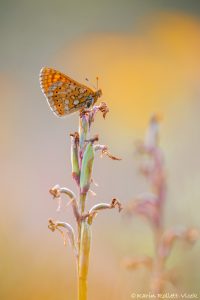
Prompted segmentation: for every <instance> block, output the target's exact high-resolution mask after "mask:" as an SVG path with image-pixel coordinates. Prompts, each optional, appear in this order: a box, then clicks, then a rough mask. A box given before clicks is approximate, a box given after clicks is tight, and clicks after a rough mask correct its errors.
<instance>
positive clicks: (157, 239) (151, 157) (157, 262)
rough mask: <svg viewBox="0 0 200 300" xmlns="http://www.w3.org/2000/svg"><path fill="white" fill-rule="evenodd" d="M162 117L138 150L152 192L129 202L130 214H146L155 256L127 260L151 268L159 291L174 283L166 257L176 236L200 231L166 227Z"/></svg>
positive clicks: (129, 265)
mask: <svg viewBox="0 0 200 300" xmlns="http://www.w3.org/2000/svg"><path fill="white" fill-rule="evenodd" d="M159 123H160V117H159V116H158V115H153V116H152V118H151V119H150V122H149V127H148V130H147V133H146V136H145V140H144V142H137V144H136V154H138V155H139V157H140V158H141V159H142V160H141V161H140V168H139V170H140V172H141V173H142V175H143V176H145V177H146V179H147V181H148V182H149V185H150V192H148V193H143V194H141V195H139V196H138V197H136V199H134V200H133V201H131V202H130V203H129V205H127V207H126V209H125V213H126V214H127V215H132V214H137V215H140V216H142V217H144V218H145V219H146V220H147V221H148V223H149V225H150V226H151V228H152V231H153V234H154V248H155V251H154V257H152V258H149V257H148V256H145V257H142V258H138V257H136V258H133V259H126V260H125V261H124V264H125V265H126V267H127V268H128V269H131V268H132V269H135V268H138V267H140V266H145V267H146V268H147V269H149V270H150V272H151V280H150V281H151V282H150V289H151V292H152V293H153V294H155V295H157V294H162V293H163V292H164V290H165V286H166V283H167V282H170V283H171V284H173V285H174V274H173V273H174V272H172V270H167V269H166V261H167V259H168V258H169V256H170V253H171V251H172V248H173V245H174V243H175V241H176V240H178V239H182V240H184V241H185V242H187V243H190V244H193V243H194V242H195V241H196V240H197V239H198V238H199V237H200V232H199V230H198V229H195V228H184V227H183V226H182V227H179V228H176V227H175V228H172V229H168V230H166V229H165V228H164V222H163V221H164V207H165V202H166V199H167V197H166V190H167V183H166V172H165V166H164V155H163V153H162V150H161V149H160V147H159Z"/></svg>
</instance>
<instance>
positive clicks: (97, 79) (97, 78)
mask: <svg viewBox="0 0 200 300" xmlns="http://www.w3.org/2000/svg"><path fill="white" fill-rule="evenodd" d="M96 81H97V90H98V88H99V77H98V76H97V77H96Z"/></svg>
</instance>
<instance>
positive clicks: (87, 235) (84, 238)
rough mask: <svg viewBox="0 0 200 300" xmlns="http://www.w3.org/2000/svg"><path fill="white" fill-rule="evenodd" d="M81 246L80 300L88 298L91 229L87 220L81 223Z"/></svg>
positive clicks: (79, 265)
mask: <svg viewBox="0 0 200 300" xmlns="http://www.w3.org/2000/svg"><path fill="white" fill-rule="evenodd" d="M79 232H80V247H79V256H78V300H87V277H88V268H89V255H90V241H91V231H90V225H89V224H88V223H87V221H85V220H82V221H81V225H80V231H79Z"/></svg>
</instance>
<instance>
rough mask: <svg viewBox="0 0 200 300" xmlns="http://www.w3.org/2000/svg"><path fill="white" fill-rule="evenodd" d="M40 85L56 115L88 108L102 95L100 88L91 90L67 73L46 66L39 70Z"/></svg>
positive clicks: (64, 114)
mask: <svg viewBox="0 0 200 300" xmlns="http://www.w3.org/2000/svg"><path fill="white" fill-rule="evenodd" d="M40 86H41V89H42V91H43V93H44V95H45V97H46V99H47V102H48V104H49V106H50V108H51V110H52V111H53V112H54V114H55V115H56V116H58V117H64V116H66V115H68V114H71V113H73V112H76V111H79V110H81V109H83V108H89V107H90V106H93V105H94V103H95V102H96V101H97V99H98V98H99V97H100V96H101V95H102V91H101V90H97V91H93V90H92V89H90V88H89V87H87V86H85V85H83V84H81V83H79V82H77V81H75V80H73V79H72V78H70V77H68V76H67V75H65V74H62V73H61V72H59V71H56V70H54V69H52V68H46V67H44V68H42V69H41V71H40Z"/></svg>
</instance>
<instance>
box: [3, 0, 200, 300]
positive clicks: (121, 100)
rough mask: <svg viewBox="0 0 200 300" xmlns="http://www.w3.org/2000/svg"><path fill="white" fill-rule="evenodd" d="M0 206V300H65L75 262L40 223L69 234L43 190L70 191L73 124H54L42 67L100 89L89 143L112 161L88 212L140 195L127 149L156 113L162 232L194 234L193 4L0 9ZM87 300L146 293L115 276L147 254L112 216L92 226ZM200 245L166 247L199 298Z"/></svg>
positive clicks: (136, 235)
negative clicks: (125, 263)
mask: <svg viewBox="0 0 200 300" xmlns="http://www.w3.org/2000/svg"><path fill="white" fill-rule="evenodd" d="M0 6H1V7H0V36H1V46H0V89H1V109H0V114H1V117H0V123H1V126H0V128H1V170H2V171H1V186H2V187H1V202H0V243H1V245H0V278H1V279H0V299H2V300H11V299H15V300H25V299H29V300H36V299H37V300H40V299H41V300H46V299H48V300H55V299H56V300H57V299H59V300H64V299H75V298H76V272H75V261H74V257H73V254H72V251H71V249H70V247H69V246H68V245H67V246H66V247H64V246H63V242H62V240H61V237H60V235H59V234H52V232H50V231H49V230H48V228H47V221H48V218H49V217H52V218H53V219H59V220H61V221H64V220H65V221H68V222H70V223H72V224H74V221H73V218H72V212H71V210H70V208H66V207H65V205H63V207H62V210H61V212H59V213H58V212H56V208H57V203H56V202H55V201H53V200H52V198H51V196H50V195H49V192H48V191H49V188H51V187H52V186H53V185H54V184H56V183H59V184H60V185H61V186H67V187H69V188H71V189H73V190H74V191H75V192H76V193H77V190H76V186H75V183H74V182H73V181H72V179H71V166H70V138H69V133H70V132H73V131H76V130H77V127H78V115H77V114H74V115H72V116H69V117H67V118H64V119H59V118H56V117H55V116H54V115H53V114H52V112H51V111H50V109H49V107H48V105H47V103H46V100H45V98H44V96H43V94H42V93H41V90H40V86H39V81H38V76H39V71H40V69H41V67H43V66H49V67H53V68H55V69H58V70H60V71H62V72H63V73H66V74H68V75H69V76H70V77H72V78H74V79H76V80H77V81H79V82H82V83H85V78H86V77H88V78H89V79H90V81H92V82H95V78H96V76H97V75H98V76H99V78H100V80H99V86H100V87H101V88H102V90H103V97H102V100H103V101H105V102H106V103H107V104H108V106H109V108H110V113H109V114H108V115H107V117H106V120H103V119H102V117H101V116H98V117H97V120H96V122H95V124H94V125H93V128H92V134H94V133H98V134H99V135H100V142H101V143H102V144H106V145H109V147H110V150H111V152H112V153H113V154H114V155H116V156H120V157H122V158H123V160H122V161H120V162H116V161H111V160H109V159H108V158H107V157H104V158H103V159H101V158H100V157H98V156H97V157H96V161H95V166H94V179H95V181H96V182H98V184H99V187H94V188H93V190H94V191H95V192H96V193H97V196H96V197H93V196H90V197H89V199H88V207H89V206H91V205H92V204H93V203H97V202H99V201H106V202H110V200H111V198H112V197H117V198H119V199H120V200H121V201H122V202H123V203H124V204H125V203H127V202H128V201H129V200H130V199H133V198H134V196H135V195H136V194H137V193H140V192H143V191H146V190H147V188H148V186H147V184H146V182H145V180H144V179H143V178H142V177H141V176H139V175H138V173H137V161H136V159H135V157H134V154H133V153H134V141H135V140H136V139H138V138H143V136H144V132H145V129H146V126H147V124H148V120H149V117H150V116H151V114H152V113H154V112H159V113H161V114H162V115H163V117H164V118H163V122H162V128H161V146H162V148H163V149H164V153H165V160H166V168H167V176H168V199H167V203H166V210H165V224H166V227H171V226H173V225H176V224H183V225H189V226H190V225H191V226H197V227H198V226H199V225H200V224H199V209H200V204H199V200H200V185H199V182H200V159H199V153H200V123H199V122H200V121H199V113H200V85H199V77H200V71H199V70H200V56H199V53H200V2H199V1H198V0H196V1H195V0H190V1H185V0H180V1H179V0H168V1H167V0H165V1H164V0H159V1H158V0H143V1H139V0H132V1H131V0H123V1H122V0H117V1H116V0H115V1H114V0H110V1H105V0H101V1H91V0H85V1H80V0H79V1H69V0H65V1H63V0H57V1H52V0H48V1H47V0H42V1H38V0H35V1H25V0H19V1H9V0H8V1H0ZM92 231H93V240H92V249H91V263H90V272H89V299H95V300H99V299H102V298H103V299H105V300H108V299H116V300H127V299H130V295H131V293H133V292H142V291H148V283H149V273H148V272H147V271H146V270H143V269H142V270H139V271H137V272H129V271H127V270H125V269H124V268H123V267H122V266H121V263H120V262H121V260H122V258H123V257H124V256H126V255H133V256H134V255H137V254H147V255H151V254H152V253H153V242H152V232H151V230H150V228H149V227H148V226H147V224H145V223H144V222H143V221H141V220H140V219H139V218H134V219H132V220H131V221H126V220H124V219H123V218H122V216H120V215H119V214H118V213H117V212H116V211H108V212H105V213H102V214H100V215H99V216H98V217H97V218H96V220H95V222H94V225H93V228H92ZM199 250H200V245H199V243H197V244H196V245H195V246H194V247H193V248H191V249H188V248H186V249H185V248H184V247H183V245H182V244H177V246H176V247H175V250H174V252H173V255H172V256H171V257H170V260H169V264H170V265H175V266H176V271H177V272H178V274H179V283H178V284H179V289H180V290H181V291H184V292H199V281H200V272H199V270H200V269H199V268H200V254H199V253H200V252H199Z"/></svg>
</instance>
